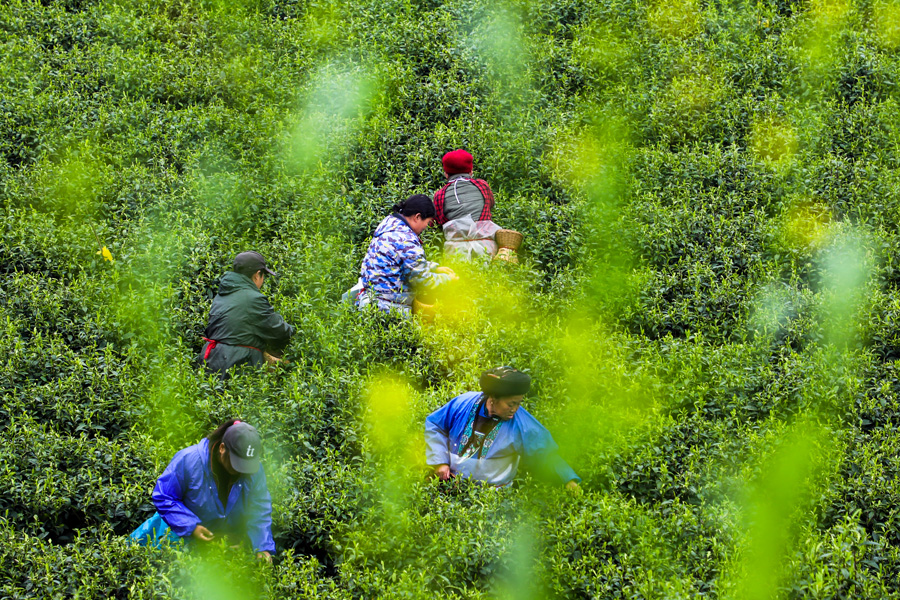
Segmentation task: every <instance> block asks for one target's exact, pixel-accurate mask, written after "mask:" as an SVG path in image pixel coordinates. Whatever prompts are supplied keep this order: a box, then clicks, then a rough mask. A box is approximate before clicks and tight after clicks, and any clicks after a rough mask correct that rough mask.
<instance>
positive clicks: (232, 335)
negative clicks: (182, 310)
mask: <svg viewBox="0 0 900 600" xmlns="http://www.w3.org/2000/svg"><path fill="white" fill-rule="evenodd" d="M269 275H272V276H275V277H277V276H278V274H277V273H275V272H274V271H271V270H270V269H269V268H268V267H267V266H266V259H265V258H263V255H262V254H260V253H259V252H241V253H240V254H238V255H237V256H236V257H235V258H234V269H233V270H232V271H227V272H226V273H225V274H224V275H222V277H221V279H220V280H219V293H218V294H216V297H215V298H214V299H213V302H212V307H211V308H210V310H209V324H208V325H207V326H206V337H204V338H203V339H204V340H205V341H206V343H205V344H204V345H203V349H202V350H201V357H202V359H203V362H204V364H205V365H206V371H207V372H208V373H218V374H219V376H220V377H225V373H226V371H228V369H230V368H231V367H233V366H235V365H253V366H258V365H261V364H267V363H268V364H271V363H277V362H279V361H280V360H281V359H280V358H278V356H280V355H281V353H282V352H283V351H284V348H285V346H287V344H288V342H289V341H290V339H291V336H292V335H294V328H293V327H291V326H290V325H288V324H287V323H286V322H285V321H284V319H283V318H282V317H281V315H279V314H278V313H277V312H275V310H274V309H272V305H271V304H269V301H268V300H267V299H266V297H265V296H263V295H262V293H260V289H261V288H262V286H263V283H265V281H266V277H267V276H269Z"/></svg>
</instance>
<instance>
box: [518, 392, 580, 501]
mask: <svg viewBox="0 0 900 600" xmlns="http://www.w3.org/2000/svg"><path fill="white" fill-rule="evenodd" d="M516 420H517V429H518V437H519V440H518V443H519V444H520V445H521V452H522V454H523V455H524V456H525V460H526V462H527V463H528V464H529V466H531V467H532V469H533V471H534V472H535V474H536V475H538V476H539V477H541V478H543V479H547V480H550V481H557V482H559V483H560V484H562V485H565V486H566V488H567V489H572V485H570V484H574V486H575V487H577V486H578V484H579V483H581V478H580V477H579V476H578V474H577V473H575V470H574V469H572V467H570V466H569V464H568V463H567V462H566V461H565V460H563V458H562V457H561V456H560V455H559V446H557V444H556V442H555V441H554V439H553V436H552V435H551V434H550V432H549V431H548V430H547V429H546V428H545V427H544V426H543V425H541V423H540V422H538V420H537V419H535V418H534V417H533V416H532V415H531V414H530V413H529V412H528V411H526V410H524V409H519V413H518V414H517V415H516Z"/></svg>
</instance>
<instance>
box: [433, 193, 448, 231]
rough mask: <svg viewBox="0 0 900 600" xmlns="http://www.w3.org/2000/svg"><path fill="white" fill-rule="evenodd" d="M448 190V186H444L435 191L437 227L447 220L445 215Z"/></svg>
mask: <svg viewBox="0 0 900 600" xmlns="http://www.w3.org/2000/svg"><path fill="white" fill-rule="evenodd" d="M446 192H447V186H444V187H442V188H441V189H439V190H438V191H436V192H435V193H434V201H433V203H434V224H435V225H436V226H437V227H441V226H442V225H443V224H444V223H446V222H447V217H446V215H444V195H445V194H446Z"/></svg>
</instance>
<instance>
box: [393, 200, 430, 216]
mask: <svg viewBox="0 0 900 600" xmlns="http://www.w3.org/2000/svg"><path fill="white" fill-rule="evenodd" d="M391 212H395V213H399V214H401V215H403V216H404V217H412V216H413V215H422V218H423V219H430V218H433V217H434V215H436V214H437V213H436V211H435V210H434V202H432V201H431V198H429V197H428V196H426V195H425V194H414V195H412V196H410V197H409V198H407V199H406V200H404V201H403V202H400V203H399V204H395V205H394V206H393V207H391Z"/></svg>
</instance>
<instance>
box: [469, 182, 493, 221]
mask: <svg viewBox="0 0 900 600" xmlns="http://www.w3.org/2000/svg"><path fill="white" fill-rule="evenodd" d="M472 183H474V184H475V187H477V188H478V191H479V192H481V195H482V197H483V198H484V206H483V207H482V209H481V214H480V215H479V217H478V220H479V221H490V220H491V211H492V210H493V209H494V192H493V191H491V186H489V185H488V182H487V181H485V180H484V179H473V180H472Z"/></svg>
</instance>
